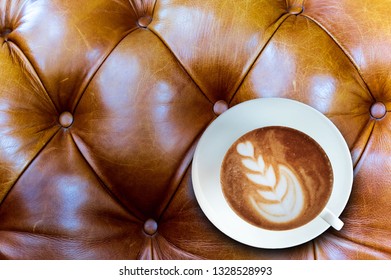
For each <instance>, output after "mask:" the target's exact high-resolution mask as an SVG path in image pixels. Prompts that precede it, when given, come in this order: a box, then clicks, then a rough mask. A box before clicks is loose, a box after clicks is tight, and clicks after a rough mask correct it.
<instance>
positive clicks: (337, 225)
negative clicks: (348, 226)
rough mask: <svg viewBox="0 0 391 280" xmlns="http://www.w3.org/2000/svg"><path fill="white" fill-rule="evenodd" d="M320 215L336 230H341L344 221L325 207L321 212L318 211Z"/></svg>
mask: <svg viewBox="0 0 391 280" xmlns="http://www.w3.org/2000/svg"><path fill="white" fill-rule="evenodd" d="M320 217H321V218H322V219H323V220H324V221H326V223H328V224H329V225H330V226H332V227H333V228H334V229H336V230H341V228H342V227H343V225H344V223H343V222H342V221H341V220H340V219H339V218H338V217H337V216H336V215H334V213H333V212H331V211H330V210H329V209H327V208H325V209H323V211H322V213H320Z"/></svg>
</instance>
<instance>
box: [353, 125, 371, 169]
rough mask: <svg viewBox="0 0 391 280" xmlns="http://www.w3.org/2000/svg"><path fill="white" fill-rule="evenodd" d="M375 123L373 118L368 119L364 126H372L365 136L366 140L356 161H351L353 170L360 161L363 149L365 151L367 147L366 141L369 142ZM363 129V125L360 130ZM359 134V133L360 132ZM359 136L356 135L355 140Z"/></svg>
mask: <svg viewBox="0 0 391 280" xmlns="http://www.w3.org/2000/svg"><path fill="white" fill-rule="evenodd" d="M375 125H376V123H375V121H374V120H370V121H369V122H368V124H367V125H366V126H372V127H371V131H370V132H369V135H368V138H367V139H366V141H365V145H364V148H362V150H361V152H360V154H359V156H358V157H357V159H356V161H355V162H354V163H353V170H356V167H357V165H358V164H359V163H360V161H361V158H362V156H363V155H364V153H365V151H366V149H367V147H368V143H369V140H370V139H371V137H372V134H373V131H374V129H375ZM364 129H365V127H364V128H363V129H362V130H364ZM360 134H361V133H360ZM359 138H360V137H358V138H357V140H358V139H359ZM357 140H356V141H357ZM353 146H354V145H353Z"/></svg>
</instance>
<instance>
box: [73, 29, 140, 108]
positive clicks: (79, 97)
mask: <svg viewBox="0 0 391 280" xmlns="http://www.w3.org/2000/svg"><path fill="white" fill-rule="evenodd" d="M135 30H138V28H137V27H135V28H133V29H130V30H129V32H127V33H126V34H125V36H124V37H122V38H121V39H120V40H119V41H118V42H117V44H115V45H114V47H113V48H112V49H111V50H110V51H109V52H108V53H107V55H106V56H105V57H104V58H103V59H102V61H101V62H100V64H99V65H98V67H97V68H96V70H95V72H94V73H93V74H92V75H91V77H90V78H89V80H88V81H87V83H86V85H85V87H84V89H83V90H82V91H80V92H81V93H80V94H79V96H76V98H75V100H76V102H75V103H74V104H75V105H74V107H73V109H72V112H73V113H75V112H76V110H77V107H78V106H79V103H80V101H81V99H82V98H83V96H84V93H85V92H86V91H87V89H88V87H89V85H90V84H91V82H92V80H93V79H94V78H95V76H96V74H97V73H98V72H99V70H100V68H101V67H102V66H103V64H104V63H105V62H106V60H107V59H108V58H109V56H110V55H111V54H112V53H113V52H114V50H115V49H116V48H117V47H118V45H119V44H120V43H121V42H122V41H123V40H124V39H125V38H126V37H128V35H130V34H131V33H133V31H135Z"/></svg>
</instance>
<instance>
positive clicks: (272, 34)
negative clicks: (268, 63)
mask: <svg viewBox="0 0 391 280" xmlns="http://www.w3.org/2000/svg"><path fill="white" fill-rule="evenodd" d="M289 16H290V14H289V13H285V14H283V15H282V16H281V17H280V18H279V19H278V20H277V22H278V21H280V23H279V24H278V25H277V26H276V28H275V30H274V31H273V32H272V33H271V35H270V37H269V38H268V39H267V40H266V42H265V44H264V45H263V46H262V47H261V49H260V50H259V52H258V54H257V55H256V56H255V58H254V60H253V61H252V62H251V63H250V64H249V67H248V69H247V70H246V71H244V75H243V77H242V78H241V79H239V81H240V82H239V83H238V85H237V87H236V89H235V90H234V91H233V94H232V96H231V97H230V99H229V101H228V104H231V102H232V100H233V99H234V98H235V96H236V94H237V92H238V91H239V89H240V87H241V86H242V84H243V83H244V81H245V80H246V78H247V76H248V75H249V73H250V72H251V69H252V68H253V67H254V65H255V63H256V62H257V61H258V59H259V58H260V57H261V55H262V53H263V51H264V50H265V49H266V47H267V46H268V45H269V43H270V41H271V39H272V38H273V37H274V35H275V34H276V33H277V31H278V29H280V27H281V25H282V24H283V23H284V22H285V20H286V19H287V18H289Z"/></svg>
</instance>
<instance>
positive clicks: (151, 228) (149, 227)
mask: <svg viewBox="0 0 391 280" xmlns="http://www.w3.org/2000/svg"><path fill="white" fill-rule="evenodd" d="M156 231H157V222H156V221H155V220H154V219H148V220H146V221H145V223H144V232H145V233H146V234H148V235H154V234H155V233H156Z"/></svg>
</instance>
